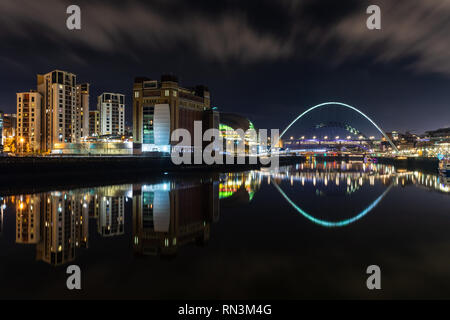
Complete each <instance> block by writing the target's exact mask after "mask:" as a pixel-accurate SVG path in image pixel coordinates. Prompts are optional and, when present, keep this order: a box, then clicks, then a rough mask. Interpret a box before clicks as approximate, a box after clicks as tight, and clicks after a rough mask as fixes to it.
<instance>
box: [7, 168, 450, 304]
mask: <svg viewBox="0 0 450 320" xmlns="http://www.w3.org/2000/svg"><path fill="white" fill-rule="evenodd" d="M1 200H2V205H1V220H0V223H1V235H0V277H1V285H0V298H3V299H4V298H41V299H45V298H150V299H187V298H191V299H216V298H217V299H246V298H255V299H257V298H263V299H264V298H276V299H284V298H288V299H305V298H306V299H310V298H331V299H334V298H339V299H347V298H368V299H372V298H374V299H377V298H388V299H389V298H450V183H449V182H447V181H445V180H443V179H442V178H441V177H439V176H438V175H435V174H429V173H423V172H420V171H415V172H412V171H405V170H399V169H396V168H394V167H392V166H385V165H379V164H378V165H376V164H370V163H369V164H366V163H362V162H328V163H326V162H325V163H324V162H314V161H311V162H307V163H302V164H298V165H294V166H289V167H283V168H280V171H278V172H270V171H268V170H261V171H251V172H243V173H223V174H211V175H205V176H196V177H195V176H192V175H189V176H187V175H177V176H171V175H166V176H164V175H163V176H162V177H160V178H155V179H152V180H151V182H148V183H145V181H144V182H139V183H130V184H123V185H111V186H101V187H91V188H80V189H73V190H62V189H61V190H60V188H58V187H55V188H54V189H52V190H48V191H46V192H42V193H36V194H21V193H20V192H18V193H17V194H15V195H8V196H6V195H5V196H3V197H2V198H1ZM69 265H77V266H79V267H80V270H81V286H82V290H68V289H67V287H66V280H67V278H68V276H69V275H68V274H67V273H66V269H67V267H68V266H69ZM370 265H377V266H379V268H380V274H381V290H369V289H368V288H367V286H366V280H367V278H368V277H369V276H370V275H368V274H367V273H366V271H367V267H368V266H370Z"/></svg>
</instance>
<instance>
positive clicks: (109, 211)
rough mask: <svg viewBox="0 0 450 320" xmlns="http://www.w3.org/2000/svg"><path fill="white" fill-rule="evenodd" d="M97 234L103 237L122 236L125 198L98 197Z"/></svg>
mask: <svg viewBox="0 0 450 320" xmlns="http://www.w3.org/2000/svg"><path fill="white" fill-rule="evenodd" d="M98 204H99V217H98V222H97V228H98V233H99V234H101V235H102V236H103V237H111V236H117V235H122V234H124V224H125V197H109V196H101V197H99V201H98Z"/></svg>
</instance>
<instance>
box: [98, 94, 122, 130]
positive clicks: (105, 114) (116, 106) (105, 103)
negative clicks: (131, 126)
mask: <svg viewBox="0 0 450 320" xmlns="http://www.w3.org/2000/svg"><path fill="white" fill-rule="evenodd" d="M97 110H98V111H99V112H100V135H124V134H125V95H123V94H120V93H107V92H105V93H102V94H101V95H100V96H99V97H98V100H97Z"/></svg>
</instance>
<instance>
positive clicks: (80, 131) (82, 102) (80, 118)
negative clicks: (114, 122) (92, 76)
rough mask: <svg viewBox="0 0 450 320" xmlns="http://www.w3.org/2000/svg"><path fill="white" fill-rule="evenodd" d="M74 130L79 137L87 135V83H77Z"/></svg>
mask: <svg viewBox="0 0 450 320" xmlns="http://www.w3.org/2000/svg"><path fill="white" fill-rule="evenodd" d="M76 88H77V89H76V90H77V91H76V92H77V110H76V131H77V135H79V136H80V138H87V137H88V136H89V83H83V84H77V86H76Z"/></svg>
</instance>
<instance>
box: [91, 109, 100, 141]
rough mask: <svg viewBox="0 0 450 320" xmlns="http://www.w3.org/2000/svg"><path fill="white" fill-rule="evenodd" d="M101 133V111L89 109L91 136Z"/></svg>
mask: <svg viewBox="0 0 450 320" xmlns="http://www.w3.org/2000/svg"><path fill="white" fill-rule="evenodd" d="M99 135H100V111H98V110H95V111H89V136H91V137H94V136H95V137H96V136H99Z"/></svg>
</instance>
